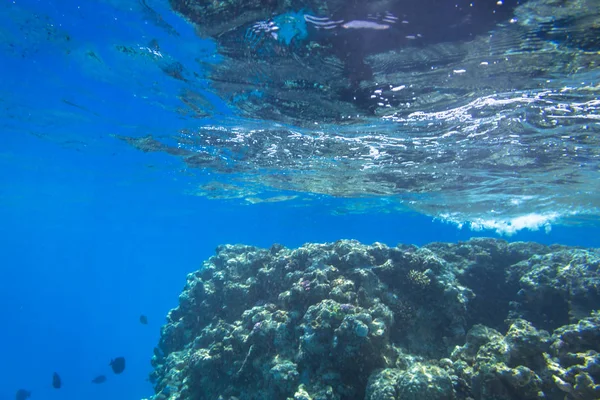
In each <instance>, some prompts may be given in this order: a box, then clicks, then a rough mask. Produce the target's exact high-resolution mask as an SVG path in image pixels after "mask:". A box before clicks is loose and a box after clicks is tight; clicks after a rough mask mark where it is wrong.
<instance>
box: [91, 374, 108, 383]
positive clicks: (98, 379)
mask: <svg viewBox="0 0 600 400" xmlns="http://www.w3.org/2000/svg"><path fill="white" fill-rule="evenodd" d="M104 382H106V376H104V375H98V376H97V377H95V378H94V379H92V383H104Z"/></svg>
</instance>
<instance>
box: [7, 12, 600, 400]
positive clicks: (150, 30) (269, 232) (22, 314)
mask: <svg viewBox="0 0 600 400" xmlns="http://www.w3.org/2000/svg"><path fill="white" fill-rule="evenodd" d="M136 4H137V3H136ZM160 4H162V3H160V2H158V4H155V5H154V7H155V9H159V10H160ZM165 5H166V4H164V5H163V6H165ZM138 6H139V5H138ZM160 11H161V15H163V17H165V18H166V19H168V22H169V24H171V25H172V26H175V27H176V29H177V31H178V32H179V33H180V34H181V36H179V37H169V36H166V35H165V33H164V30H162V29H161V28H160V27H157V25H156V24H154V23H153V22H152V20H151V19H149V18H148V16H147V15H146V16H145V15H144V14H142V13H140V11H139V7H136V6H133V7H132V9H131V10H130V7H129V6H128V5H127V4H120V3H118V2H116V1H115V2H84V3H81V4H78V3H77V2H60V4H59V2H55V3H53V2H43V1H39V2H38V1H33V0H26V1H14V2H10V1H5V2H3V3H2V5H0V26H1V27H0V33H1V36H0V40H1V41H2V42H1V43H0V127H1V136H0V251H1V254H2V260H1V265H2V267H1V272H2V274H1V279H0V305H1V314H0V316H1V320H2V330H1V331H0V343H1V344H2V349H3V360H2V361H3V362H2V363H1V364H0V377H1V378H0V382H1V385H0V399H12V398H14V393H15V392H16V390H17V389H19V388H26V389H28V390H31V391H32V392H33V395H32V399H48V400H51V399H65V400H69V399H72V400H74V399H88V400H95V399H107V398H109V399H139V398H141V397H144V396H148V395H150V394H151V393H152V389H151V385H150V384H149V383H148V382H147V381H146V378H147V375H148V373H149V372H150V370H151V366H150V362H149V360H150V358H151V356H152V349H153V347H154V346H155V344H156V343H157V341H158V337H159V328H160V325H161V324H162V322H163V321H164V318H165V315H166V313H167V311H168V310H169V309H170V308H172V307H174V306H175V305H176V303H177V296H178V293H179V292H180V290H181V289H182V287H183V285H184V283H185V275H186V274H187V273H188V272H190V271H192V270H194V269H197V268H199V267H200V265H201V262H202V260H204V259H206V258H207V257H209V256H211V255H212V254H213V253H214V249H215V247H216V246H217V245H219V244H223V243H246V244H252V245H257V246H270V245H271V244H273V243H275V242H277V243H282V244H284V245H286V246H290V247H293V246H298V245H301V244H302V243H305V242H309V241H315V242H321V241H334V240H337V239H341V238H352V239H358V240H360V241H363V242H365V243H372V242H374V241H379V242H384V243H386V244H389V245H395V244H396V243H414V244H417V245H419V244H424V243H427V242H430V241H457V240H465V239H468V238H469V237H471V236H473V235H480V236H483V235H485V236H493V235H494V233H493V232H471V231H468V230H466V229H464V230H460V229H457V228H456V227H455V226H454V225H450V224H445V223H443V222H440V221H432V219H431V217H426V216H422V215H417V214H411V213H403V214H393V213H392V214H390V213H381V212H380V213H371V214H339V213H337V214H336V213H332V212H331V211H332V208H335V207H336V200H332V199H328V201H327V202H326V203H323V204H322V203H320V202H319V201H318V198H317V200H315V201H314V202H313V203H312V204H311V205H306V204H302V205H301V206H299V205H294V204H293V203H265V204H257V205H243V203H242V202H236V201H226V200H209V199H206V198H202V197H196V196H192V195H189V194H186V188H188V187H189V184H190V183H189V179H188V178H186V174H185V171H183V166H178V165H176V163H177V162H176V161H173V159H171V158H167V156H165V155H161V154H156V153H142V152H140V151H137V150H135V149H133V148H131V147H129V146H128V145H127V144H126V143H124V142H122V141H119V140H117V139H115V138H114V137H112V136H111V135H113V134H116V135H130V136H144V135H146V134H148V133H155V134H157V133H160V131H161V130H174V129H179V128H184V127H186V126H189V125H190V124H192V123H195V121H190V120H185V119H184V118H181V116H180V115H178V114H176V113H173V112H172V111H171V109H170V108H169V107H170V104H172V103H175V102H176V100H175V96H176V93H177V90H178V87H177V85H178V82H176V81H173V80H169V79H167V78H166V77H165V75H164V74H162V73H161V72H160V71H158V69H157V67H156V65H155V64H152V63H148V62H147V60H145V59H143V58H127V57H124V56H122V55H121V54H118V53H115V52H114V51H111V50H110V49H112V48H113V47H114V46H115V44H131V45H135V44H136V43H142V42H147V41H148V40H150V39H151V38H153V37H156V36H160V37H162V38H163V39H164V42H163V45H164V46H167V47H170V51H171V52H176V53H178V58H179V60H182V59H183V60H185V59H188V60H192V59H193V58H194V57H199V56H203V54H204V55H205V56H206V57H207V58H211V57H213V56H212V55H211V54H212V51H213V50H212V49H211V46H212V45H211V44H210V43H209V42H206V41H204V42H203V41H201V40H200V39H198V38H197V37H196V36H195V35H194V33H193V29H192V28H191V27H190V26H188V25H187V24H186V23H185V22H184V21H183V20H180V19H179V18H178V17H177V16H175V15H174V14H172V13H170V12H169V11H168V10H167V9H166V8H165V9H163V10H160ZM49 22H50V23H51V24H52V25H53V28H54V29H55V30H52V31H51V33H48V32H49V31H48V23H49ZM65 35H68V37H69V38H68V39H65V37H66V36H65ZM90 51H92V52H94V53H95V54H96V55H97V56H99V57H101V58H102V60H103V65H104V67H103V68H100V67H98V66H97V65H96V64H94V63H93V62H92V61H90V58H89V57H87V58H86V57H85V54H88V53H89V52H90ZM119 57H121V58H119ZM213 61H214V62H218V60H216V59H215V60H213ZM107 66H108V67H107ZM213 100H214V102H213V104H214V105H215V107H216V111H215V118H216V119H215V121H213V122H214V123H217V124H218V116H219V115H228V114H229V113H230V110H228V109H227V107H226V106H225V105H224V104H222V103H220V101H219V100H218V99H217V98H214V99H213ZM70 103H76V104H78V105H80V106H81V107H80V108H76V107H74V106H72V105H70ZM598 237H600V235H599V234H598V230H596V229H594V228H585V227H569V228H566V227H561V226H560V225H557V226H553V228H552V231H551V232H550V233H545V232H543V231H538V232H529V231H524V232H520V233H517V234H515V235H513V236H512V237H510V240H535V241H539V242H542V243H562V244H575V245H582V246H600V240H599V239H598ZM140 314H146V315H147V316H148V318H149V324H148V325H147V326H144V325H141V324H140V323H139V322H138V318H139V315H140ZM117 356H125V357H126V359H127V369H126V371H125V372H124V373H123V374H122V375H119V376H115V375H113V374H112V372H111V371H110V369H109V366H108V363H109V361H110V359H111V358H112V357H117ZM54 371H56V372H58V373H60V375H61V376H62V378H63V383H64V385H63V388H61V389H60V390H54V389H52V388H51V385H50V384H51V377H52V372H54ZM98 374H106V375H107V376H108V381H107V382H106V383H105V384H103V385H93V384H91V383H90V380H91V379H92V378H93V377H95V376H96V375H98Z"/></svg>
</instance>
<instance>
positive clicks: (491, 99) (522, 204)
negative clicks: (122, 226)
mask: <svg viewBox="0 0 600 400" xmlns="http://www.w3.org/2000/svg"><path fill="white" fill-rule="evenodd" d="M442 3H443V2H436V1H430V2H411V1H386V2H370V1H367V2H356V3H353V2H350V3H348V4H345V3H344V4H345V5H342V4H341V3H340V2H335V1H329V2H328V1H324V2H318V1H312V2H311V1H305V2H302V1H298V2H289V4H288V2H261V1H254V2H252V1H247V2H243V1H238V2H236V1H229V2H220V3H213V2H203V1H196V2H189V1H186V2H179V1H176V0H172V1H171V4H172V6H173V7H174V9H175V10H177V11H179V12H180V13H181V14H182V15H183V16H184V17H185V18H187V19H188V20H189V21H191V22H192V23H194V24H195V26H196V30H197V32H198V33H199V34H200V35H203V36H206V37H211V38H212V39H213V40H214V41H215V42H216V45H217V51H218V54H219V55H220V57H222V60H221V62H219V63H215V64H210V65H209V64H207V63H206V64H204V67H205V68H207V69H208V71H209V72H208V75H207V77H208V79H209V80H210V88H211V90H212V91H214V93H216V94H217V95H218V96H219V97H220V98H221V99H223V100H225V101H226V102H227V103H228V104H229V105H230V106H231V107H232V109H234V110H235V112H234V113H233V115H230V116H228V117H227V118H226V120H225V122H223V120H221V121H220V122H219V123H218V124H212V123H202V118H204V119H205V120H206V115H199V120H198V122H199V123H198V125H197V126H196V127H191V128H189V129H182V130H180V132H179V133H177V134H176V133H170V134H169V133H166V134H165V135H164V136H162V137H157V136H142V137H123V136H122V137H121V139H123V140H126V141H127V142H128V143H130V144H131V145H133V146H135V147H136V148H139V149H141V150H143V151H159V152H166V153H168V154H171V155H173V156H176V157H179V158H181V160H182V161H183V162H184V163H185V165H186V167H187V168H188V169H189V170H190V171H194V170H197V171H198V173H199V174H202V173H204V172H207V171H209V172H212V173H216V175H213V176H214V177H215V179H214V180H212V181H208V182H204V183H203V184H201V185H199V186H198V187H196V188H191V189H190V192H191V193H194V194H196V195H209V196H212V197H222V198H240V199H246V200H247V201H249V202H257V201H283V200H291V199H294V200H295V201H302V200H310V198H311V197H314V196H315V195H324V196H332V197H342V198H347V199H348V200H349V201H348V206H347V208H348V209H350V210H352V209H353V205H354V203H353V201H352V199H357V198H370V200H369V201H370V203H371V204H372V205H373V206H374V207H387V208H394V209H397V210H415V211H418V212H420V213H425V214H427V215H431V216H433V217H436V218H440V219H443V220H447V221H451V222H454V223H456V224H458V225H460V226H462V225H464V224H466V225H468V226H470V227H471V228H474V229H481V228H490V229H495V230H497V231H500V232H505V233H512V232H515V231H518V230H520V229H523V228H531V229H538V228H546V229H549V227H550V223H552V222H558V221H563V222H564V221H565V220H569V221H570V223H579V222H581V221H583V220H585V219H586V218H588V217H595V216H597V214H598V204H599V199H598V193H600V191H599V190H598V189H599V187H598V184H599V182H600V180H599V179H598V157H599V152H598V149H599V148H600V147H599V146H598V144H599V143H598V138H597V137H598V129H599V125H598V124H599V122H598V118H600V117H599V114H598V106H599V103H598V95H599V92H600V86H599V80H598V79H599V77H600V75H599V71H600V69H599V68H600V67H599V66H598V51H600V40H599V39H598V37H600V36H599V35H598V18H600V5H599V4H598V2H595V1H584V0H580V1H568V2H557V1H554V0H529V1H524V2H501V1H500V2H497V3H496V2H484V1H481V2H471V3H469V2H464V4H463V3H461V2H458V3H457V4H456V5H455V6H453V7H452V9H447V8H446V6H445V5H443V4H442ZM558 3H560V7H558ZM444 4H445V3H444ZM453 4H454V3H453ZM241 10H243V12H242V11H241ZM430 10H433V11H430ZM233 15H235V18H233V17H232V16H233ZM225 16H229V17H228V18H225ZM225 22H227V23H225ZM359 24H360V27H359V28H357V27H356V26H357V25H359ZM163 56H164V55H161V57H163ZM171 72H172V71H171ZM193 75H194V74H193V71H191V70H188V69H187V67H185V66H183V65H180V69H179V70H178V72H177V76H178V77H179V79H182V80H184V81H186V82H188V83H190V82H193V81H194V77H193ZM182 100H183V101H184V102H185V103H186V104H188V105H190V107H192V109H193V107H196V108H198V109H200V108H201V107H200V106H198V103H199V102H201V100H200V98H199V96H198V95H197V93H196V92H193V91H190V92H187V93H183V94H182ZM203 111H205V110H204V109H203ZM201 112H202V111H199V113H201ZM216 177H218V178H216ZM217 181H218V183H217ZM282 191H283V192H284V195H279V196H272V195H270V194H269V193H272V192H282ZM367 208H368V207H367ZM355 211H356V210H355Z"/></svg>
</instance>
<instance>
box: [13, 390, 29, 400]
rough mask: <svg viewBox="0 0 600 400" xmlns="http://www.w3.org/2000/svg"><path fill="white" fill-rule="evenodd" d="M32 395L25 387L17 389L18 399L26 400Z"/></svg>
mask: <svg viewBox="0 0 600 400" xmlns="http://www.w3.org/2000/svg"><path fill="white" fill-rule="evenodd" d="M30 397H31V392H30V391H29V390H25V389H19V390H17V397H16V398H17V400H25V399H28V398H30Z"/></svg>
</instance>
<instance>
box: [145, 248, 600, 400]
mask: <svg viewBox="0 0 600 400" xmlns="http://www.w3.org/2000/svg"><path fill="white" fill-rule="evenodd" d="M179 303H180V304H179V306H178V307H177V308H175V309H173V310H171V312H170V313H169V316H168V323H167V324H166V325H165V326H164V327H163V328H162V332H161V338H160V343H159V345H158V347H157V348H156V350H155V356H154V358H153V361H152V363H153V365H154V367H155V370H154V372H153V373H152V375H151V379H152V382H153V383H154V387H155V390H156V395H155V396H153V397H152V399H154V400H159V399H160V400H164V399H180V400H183V399H240V400H246V399H362V398H364V399H371V400H380V399H382V400H383V399H386V400H387V399H389V400H392V399H415V400H417V399H440V400H441V399H456V400H460V399H465V400H466V399H476V400H479V399H481V400H483V399H492V398H493V399H501V400H509V399H542V398H543V399H549V400H555V399H556V400H559V399H560V400H563V399H574V400H575V399H593V398H599V396H600V386H599V385H598V383H600V356H599V355H598V352H599V351H600V314H598V312H597V311H595V308H597V307H598V304H600V252H598V250H596V249H591V250H584V249H579V248H571V247H565V246H558V245H553V246H543V245H539V244H535V243H519V242H518V243H511V244H509V243H506V242H504V241H500V240H493V239H473V240H470V241H468V242H459V243H457V244H447V243H431V244H429V245H426V246H423V247H421V248H419V247H416V246H409V245H398V246H397V247H392V248H390V247H387V246H385V245H382V244H379V243H375V244H373V245H371V246H366V245H362V244H360V243H358V242H356V241H338V242H335V243H327V244H306V245H304V246H303V247H301V248H298V249H293V250H292V249H287V248H285V247H283V246H280V245H273V246H272V247H271V248H270V249H259V248H255V247H251V246H241V245H237V246H231V245H225V246H220V247H219V248H218V249H217V254H216V255H215V256H213V257H211V258H210V259H209V260H208V261H206V262H205V263H204V267H203V268H202V269H201V270H199V271H196V272H194V273H192V274H190V275H188V281H187V285H186V287H185V289H184V291H183V293H182V294H181V295H180V297H179ZM543 329H546V330H543ZM502 332H505V333H504V334H503V333H502ZM550 332H552V333H550Z"/></svg>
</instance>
